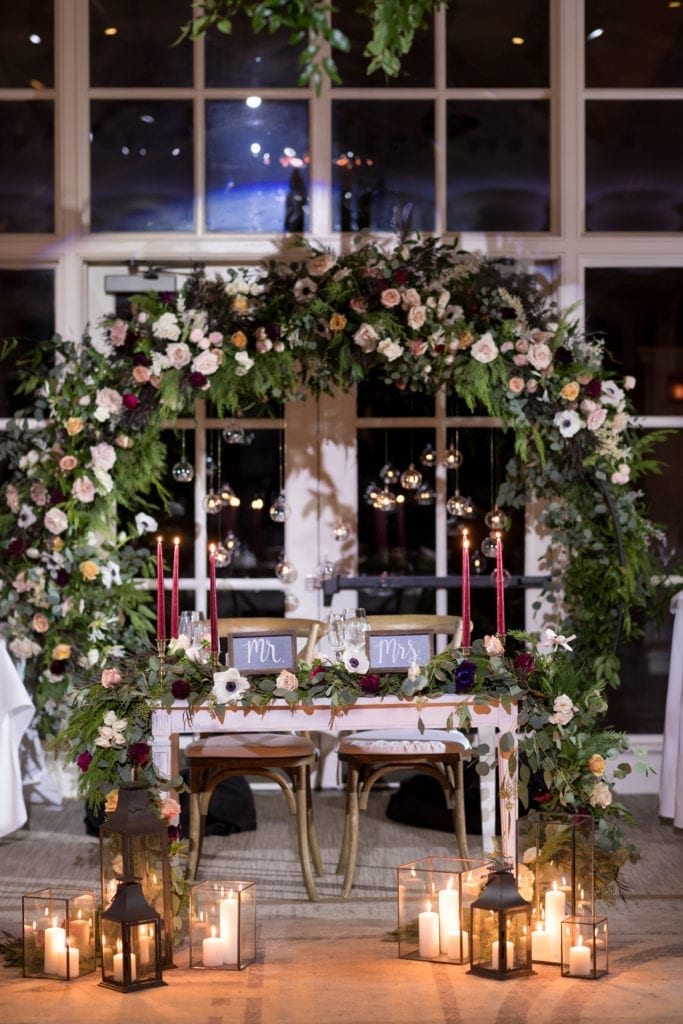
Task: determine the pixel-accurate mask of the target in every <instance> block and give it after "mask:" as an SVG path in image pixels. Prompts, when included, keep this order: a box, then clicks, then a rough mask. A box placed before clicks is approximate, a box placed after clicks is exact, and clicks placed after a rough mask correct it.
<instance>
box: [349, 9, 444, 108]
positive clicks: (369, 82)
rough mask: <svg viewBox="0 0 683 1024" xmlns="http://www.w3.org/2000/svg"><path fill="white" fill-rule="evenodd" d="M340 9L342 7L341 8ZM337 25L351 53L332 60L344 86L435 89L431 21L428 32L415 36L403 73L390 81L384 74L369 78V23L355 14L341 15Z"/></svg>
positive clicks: (377, 73)
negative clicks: (364, 52)
mask: <svg viewBox="0 0 683 1024" xmlns="http://www.w3.org/2000/svg"><path fill="white" fill-rule="evenodd" d="M340 6H341V5H340ZM334 25H335V27H336V28H339V29H341V31H342V32H343V33H344V34H345V35H346V36H347V37H348V39H349V42H350V43H351V49H350V50H349V52H348V53H344V51H343V50H333V51H332V57H333V59H334V61H335V63H336V65H337V68H338V70H339V76H340V78H341V80H342V85H345V86H371V87H373V88H376V87H378V86H381V87H384V86H397V85H398V86H413V87H417V86H431V85H434V21H433V19H432V18H430V19H429V24H428V25H427V27H426V28H425V29H420V30H419V31H418V32H416V33H415V37H414V39H413V45H412V46H411V48H410V52H409V53H407V54H405V56H404V57H403V58H402V59H401V70H400V71H399V74H398V76H397V77H396V78H388V77H387V76H386V75H385V74H384V72H382V71H374V72H373V73H372V75H370V76H369V77H368V73H367V71H368V65H369V63H370V60H371V58H370V57H365V56H364V55H363V51H364V50H365V47H366V46H367V44H368V43H369V42H370V40H371V39H372V26H371V24H370V20H369V18H367V17H364V16H363V15H360V14H356V12H355V11H348V10H347V11H342V10H340V11H339V13H338V14H336V15H335V16H334Z"/></svg>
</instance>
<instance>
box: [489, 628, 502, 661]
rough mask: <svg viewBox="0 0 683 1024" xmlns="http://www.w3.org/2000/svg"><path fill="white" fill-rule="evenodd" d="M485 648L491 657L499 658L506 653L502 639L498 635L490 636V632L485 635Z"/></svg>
mask: <svg viewBox="0 0 683 1024" xmlns="http://www.w3.org/2000/svg"><path fill="white" fill-rule="evenodd" d="M484 650H485V651H486V653H487V654H488V656H489V657H490V658H493V657H498V658H499V657H501V656H502V655H503V654H505V648H504V647H503V643H502V641H501V640H500V639H499V638H498V637H497V636H490V635H489V634H488V633H487V634H486V636H485V637H484Z"/></svg>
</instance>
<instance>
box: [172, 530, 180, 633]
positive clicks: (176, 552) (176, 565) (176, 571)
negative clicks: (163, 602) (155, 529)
mask: <svg viewBox="0 0 683 1024" xmlns="http://www.w3.org/2000/svg"><path fill="white" fill-rule="evenodd" d="M179 577H180V537H175V538H174V540H173V578H172V582H171V639H172V640H177V639H178V617H179V608H178V587H179Z"/></svg>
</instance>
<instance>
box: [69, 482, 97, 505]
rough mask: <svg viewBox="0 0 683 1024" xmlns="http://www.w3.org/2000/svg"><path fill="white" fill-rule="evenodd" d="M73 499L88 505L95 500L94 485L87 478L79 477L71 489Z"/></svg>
mask: <svg viewBox="0 0 683 1024" xmlns="http://www.w3.org/2000/svg"><path fill="white" fill-rule="evenodd" d="M71 493H72V494H73V496H74V498H78V500H79V501H82V502H84V503H88V502H91V501H94V500H95V485H94V484H93V482H92V480H91V479H90V477H89V476H81V477H79V478H78V480H77V481H76V482H75V484H74V485H73V487H72V488H71Z"/></svg>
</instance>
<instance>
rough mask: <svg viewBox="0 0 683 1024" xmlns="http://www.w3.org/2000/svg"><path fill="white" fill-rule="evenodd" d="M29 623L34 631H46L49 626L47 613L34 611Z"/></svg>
mask: <svg viewBox="0 0 683 1024" xmlns="http://www.w3.org/2000/svg"><path fill="white" fill-rule="evenodd" d="M31 625H32V626H33V628H34V630H35V631H36V633H47V631H48V629H49V628H50V623H49V621H48V618H47V615H43V613H42V612H36V614H35V615H34V616H33V620H32V622H31Z"/></svg>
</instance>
